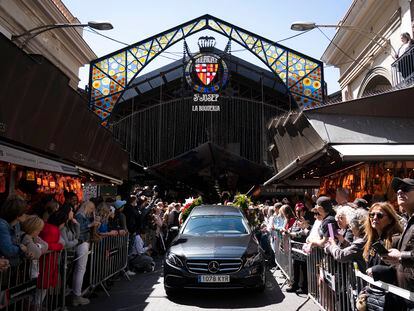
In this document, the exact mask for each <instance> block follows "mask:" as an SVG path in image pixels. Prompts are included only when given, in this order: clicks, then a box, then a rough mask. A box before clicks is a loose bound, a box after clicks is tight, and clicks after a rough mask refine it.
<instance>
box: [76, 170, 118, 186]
mask: <svg viewBox="0 0 414 311" xmlns="http://www.w3.org/2000/svg"><path fill="white" fill-rule="evenodd" d="M76 168H77V169H78V170H79V171H80V172H87V173H90V174H93V175H96V176H100V177H103V178H106V179H109V182H111V183H113V184H116V185H122V183H123V182H122V180H119V179H116V178H114V177H111V176H108V175H105V174H102V173H99V172H96V171H93V170H90V169H87V168H85V167H82V166H76Z"/></svg>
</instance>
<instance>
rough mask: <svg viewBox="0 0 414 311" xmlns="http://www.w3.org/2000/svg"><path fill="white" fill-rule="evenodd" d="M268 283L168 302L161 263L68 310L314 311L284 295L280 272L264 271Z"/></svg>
mask: <svg viewBox="0 0 414 311" xmlns="http://www.w3.org/2000/svg"><path fill="white" fill-rule="evenodd" d="M267 276H268V278H267V279H268V282H267V285H266V290H265V291H264V292H263V293H253V292H249V291H233V290H232V291H228V290H221V291H195V290H192V291H186V292H184V293H183V294H182V295H180V296H177V297H175V298H174V299H169V298H167V296H166V295H165V292H164V286H163V277H162V267H161V264H157V267H156V270H155V271H154V272H151V273H142V274H137V275H135V276H133V277H131V281H127V280H126V279H124V278H121V279H120V280H118V281H116V282H115V283H114V285H113V286H112V288H111V289H110V295H111V296H110V297H107V296H106V294H105V293H104V292H103V291H96V292H95V293H94V295H93V297H91V298H90V299H91V304H90V305H87V306H84V307H77V308H71V310H77V311H78V310H91V311H104V310H105V311H106V310H111V311H112V310H113V311H132V310H134V311H136V310H145V311H149V310H154V311H175V310H209V311H215V310H255V311H261V310H284V311H290V310H292V311H293V310H297V309H298V308H299V307H300V306H302V305H303V306H302V307H301V308H300V310H301V311H302V310H303V311H308V310H309V311H314V310H315V311H316V310H319V309H318V307H317V306H316V305H315V304H314V303H313V302H312V301H307V302H306V300H307V296H306V295H297V294H294V293H286V292H285V291H284V287H283V286H282V289H281V285H282V283H283V281H284V279H283V278H282V277H281V273H280V271H275V270H271V271H269V272H268V275H267Z"/></svg>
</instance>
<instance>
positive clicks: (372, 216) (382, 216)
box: [369, 212, 385, 219]
mask: <svg viewBox="0 0 414 311" xmlns="http://www.w3.org/2000/svg"><path fill="white" fill-rule="evenodd" d="M375 216H377V218H378V219H382V218H384V216H385V215H384V214H383V213H381V212H379V213H369V218H371V219H374V218H375Z"/></svg>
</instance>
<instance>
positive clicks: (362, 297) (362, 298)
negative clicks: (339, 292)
mask: <svg viewBox="0 0 414 311" xmlns="http://www.w3.org/2000/svg"><path fill="white" fill-rule="evenodd" d="M356 309H357V310H358V311H367V293H366V292H365V291H361V293H359V295H358V298H357V299H356Z"/></svg>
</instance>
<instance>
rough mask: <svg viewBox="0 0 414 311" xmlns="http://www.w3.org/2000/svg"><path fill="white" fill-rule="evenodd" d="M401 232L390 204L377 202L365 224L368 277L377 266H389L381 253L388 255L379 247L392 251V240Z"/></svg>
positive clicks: (369, 212) (365, 252)
mask: <svg viewBox="0 0 414 311" xmlns="http://www.w3.org/2000/svg"><path fill="white" fill-rule="evenodd" d="M401 232H402V228H401V226H400V222H399V220H398V216H397V213H396V212H395V210H394V208H393V207H392V205H391V204H390V203H388V202H377V203H374V204H373V205H372V206H371V208H370V209H369V211H368V219H367V220H366V223H365V233H366V239H367V243H366V244H365V247H364V258H365V260H366V261H367V263H368V268H369V269H368V270H367V274H368V275H370V276H373V271H372V270H373V269H372V268H371V267H374V266H377V265H383V266H387V264H386V263H385V262H384V261H383V260H382V258H381V254H380V253H382V256H384V255H386V254H383V252H382V251H381V249H382V247H381V246H379V245H382V246H383V247H385V249H387V250H388V249H390V248H391V245H392V238H393V237H394V236H395V235H397V234H400V233H401ZM374 270H375V269H374Z"/></svg>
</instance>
